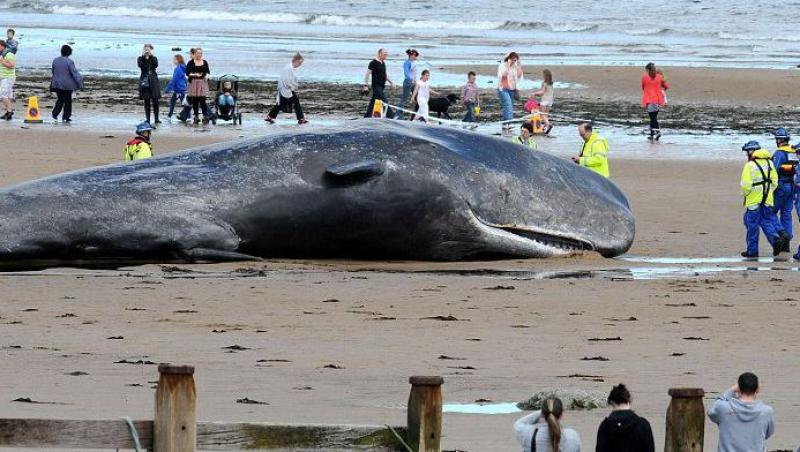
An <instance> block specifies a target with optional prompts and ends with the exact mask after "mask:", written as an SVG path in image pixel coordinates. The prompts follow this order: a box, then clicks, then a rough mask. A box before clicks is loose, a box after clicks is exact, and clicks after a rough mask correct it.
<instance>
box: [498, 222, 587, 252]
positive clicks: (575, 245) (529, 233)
mask: <svg viewBox="0 0 800 452" xmlns="http://www.w3.org/2000/svg"><path fill="white" fill-rule="evenodd" d="M488 226H491V227H493V228H496V229H502V230H504V231H506V232H510V233H512V234H514V235H518V236H520V237H524V238H526V239H528V240H532V241H534V242H536V243H539V244H541V245H544V246H548V247H551V248H559V249H562V250H565V251H594V249H595V248H594V245H592V244H591V243H589V242H587V241H585V240H580V239H573V238H569V237H562V236H557V235H553V234H547V233H543V232H538V231H534V230H531V229H527V228H521V227H519V226H511V225H494V224H489V225H488Z"/></svg>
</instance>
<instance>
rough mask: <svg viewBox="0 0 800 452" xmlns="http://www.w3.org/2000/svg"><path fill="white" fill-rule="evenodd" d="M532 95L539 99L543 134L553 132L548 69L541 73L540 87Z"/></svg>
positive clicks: (551, 85)
mask: <svg viewBox="0 0 800 452" xmlns="http://www.w3.org/2000/svg"><path fill="white" fill-rule="evenodd" d="M533 95H534V96H537V97H539V98H540V99H539V111H540V112H541V113H542V122H544V134H545V135H547V134H549V133H550V131H551V130H553V125H552V124H551V123H550V109H551V108H552V107H553V100H554V99H555V90H554V88H553V73H552V72H550V69H545V70H544V71H542V86H541V87H540V88H539V89H538V90H537V91H535V92H534V93H533Z"/></svg>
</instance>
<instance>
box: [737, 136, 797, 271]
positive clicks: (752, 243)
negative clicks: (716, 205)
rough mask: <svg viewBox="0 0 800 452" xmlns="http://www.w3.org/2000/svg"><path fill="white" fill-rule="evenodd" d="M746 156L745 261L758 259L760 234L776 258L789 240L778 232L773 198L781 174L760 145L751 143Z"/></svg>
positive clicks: (746, 146) (744, 171) (742, 187)
mask: <svg viewBox="0 0 800 452" xmlns="http://www.w3.org/2000/svg"><path fill="white" fill-rule="evenodd" d="M742 150H743V151H745V152H746V153H747V163H746V164H745V165H744V168H742V178H741V180H740V185H741V192H742V196H744V207H745V211H744V225H745V227H746V228H747V235H746V240H747V250H746V251H745V252H743V253H742V257H746V258H758V235H759V234H758V233H759V229H761V230H762V231H764V235H765V236H767V240H768V241H769V244H770V245H772V253H773V256H777V255H779V254H780V253H781V251H783V248H784V247H785V243H786V240H785V239H783V238H780V237H779V236H778V232H777V231H776V230H775V228H776V226H777V223H778V222H777V221H776V220H775V211H774V210H773V205H774V203H773V194H774V192H775V186H776V185H777V184H778V174H777V171H776V170H775V166H774V165H773V163H772V160H771V159H770V154H769V151H767V150H766V149H761V146H760V145H759V144H758V141H748V142H747V144H745V145H744V146H742Z"/></svg>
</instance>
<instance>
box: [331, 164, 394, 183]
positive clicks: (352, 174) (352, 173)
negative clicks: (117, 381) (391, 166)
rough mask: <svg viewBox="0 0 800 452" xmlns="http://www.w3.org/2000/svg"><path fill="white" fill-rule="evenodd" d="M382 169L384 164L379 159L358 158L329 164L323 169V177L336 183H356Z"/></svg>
mask: <svg viewBox="0 0 800 452" xmlns="http://www.w3.org/2000/svg"><path fill="white" fill-rule="evenodd" d="M383 171H384V165H383V162H382V161H380V160H374V159H370V160H359V161H357V162H347V163H336V164H333V165H331V166H329V167H328V168H326V169H325V178H326V179H327V180H328V181H330V182H331V183H333V184H336V185H357V184H363V183H365V182H367V181H368V180H370V179H372V178H375V177H378V176H380V175H381V174H383Z"/></svg>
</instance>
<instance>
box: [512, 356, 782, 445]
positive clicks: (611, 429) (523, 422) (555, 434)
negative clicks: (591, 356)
mask: <svg viewBox="0 0 800 452" xmlns="http://www.w3.org/2000/svg"><path fill="white" fill-rule="evenodd" d="M758 394H759V383H758V377H757V376H756V375H755V374H753V373H750V372H746V373H743V374H742V375H740V376H739V378H738V380H737V382H736V384H735V385H733V387H731V388H730V389H728V390H727V391H725V392H724V393H722V394H720V395H719V396H718V397H717V399H716V400H715V401H714V403H713V404H712V405H711V408H710V409H709V410H708V418H709V419H710V420H711V421H712V422H714V423H715V424H717V425H718V426H719V446H718V448H717V450H718V451H719V452H762V451H765V450H767V449H766V442H767V439H768V438H769V437H771V436H772V434H773V433H774V432H775V425H774V420H773V410H772V407H770V406H768V405H766V404H764V402H762V401H760V400H759V399H758ZM631 402H632V397H631V393H630V391H628V388H626V387H625V385H624V384H619V385H617V386H614V387H613V388H612V389H611V393H610V394H609V395H608V404H609V405H610V406H611V414H609V415H608V417H606V418H605V419H603V421H602V422H601V423H600V426H599V427H598V429H597V442H596V446H595V450H596V451H597V452H654V451H655V441H654V440H653V431H652V429H651V427H650V423H649V422H648V421H647V419H645V418H643V417H641V416H639V415H638V414H636V413H635V412H634V411H633V409H632V408H631ZM563 417H564V404H563V403H562V401H561V400H559V399H558V398H550V399H547V400H544V401H543V402H542V408H541V410H538V411H534V412H533V413H531V414H528V415H526V416H524V417H522V418H520V419H518V420H517V421H516V422H515V423H514V435H515V437H516V439H517V441H518V442H519V444H520V446H522V452H580V450H581V439H580V435H578V432H576V431H575V430H573V429H571V428H563V427H562V425H561V423H562V421H563ZM700 448H702V445H700Z"/></svg>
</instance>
